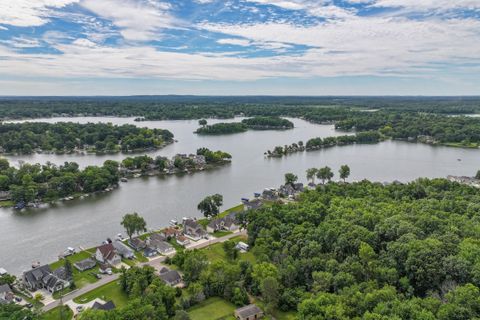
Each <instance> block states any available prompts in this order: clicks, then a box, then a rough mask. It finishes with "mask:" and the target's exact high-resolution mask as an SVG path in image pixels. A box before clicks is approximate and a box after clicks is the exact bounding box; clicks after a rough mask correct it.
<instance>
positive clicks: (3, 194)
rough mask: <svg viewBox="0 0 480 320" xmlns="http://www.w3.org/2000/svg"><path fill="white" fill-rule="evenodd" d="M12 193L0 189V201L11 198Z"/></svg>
mask: <svg viewBox="0 0 480 320" xmlns="http://www.w3.org/2000/svg"><path fill="white" fill-rule="evenodd" d="M11 199H12V194H11V193H10V191H0V201H6V200H11Z"/></svg>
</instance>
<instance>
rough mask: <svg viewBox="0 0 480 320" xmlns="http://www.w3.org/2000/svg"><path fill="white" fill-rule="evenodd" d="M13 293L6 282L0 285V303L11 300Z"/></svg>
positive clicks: (13, 296)
mask: <svg viewBox="0 0 480 320" xmlns="http://www.w3.org/2000/svg"><path fill="white" fill-rule="evenodd" d="M14 298H15V295H14V294H13V291H12V288H10V286H9V285H8V284H2V285H0V305H1V304H7V303H11V302H13V299H14Z"/></svg>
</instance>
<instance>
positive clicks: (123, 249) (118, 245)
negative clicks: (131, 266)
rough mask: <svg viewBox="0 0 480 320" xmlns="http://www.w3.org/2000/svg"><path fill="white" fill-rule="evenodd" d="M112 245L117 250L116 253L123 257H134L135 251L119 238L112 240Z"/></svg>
mask: <svg viewBox="0 0 480 320" xmlns="http://www.w3.org/2000/svg"><path fill="white" fill-rule="evenodd" d="M112 244H113V247H114V248H115V250H117V253H118V254H119V255H120V256H121V257H122V258H124V259H134V258H135V253H134V252H133V250H132V249H130V248H129V247H128V246H127V245H126V244H124V243H123V242H122V241H120V240H115V241H113V242H112Z"/></svg>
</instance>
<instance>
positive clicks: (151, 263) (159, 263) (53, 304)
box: [42, 230, 247, 312]
mask: <svg viewBox="0 0 480 320" xmlns="http://www.w3.org/2000/svg"><path fill="white" fill-rule="evenodd" d="M240 235H245V236H246V235H247V231H246V230H242V231H241V232H236V233H232V234H228V235H226V236H223V237H220V238H215V239H211V240H207V241H204V242H201V243H194V244H192V245H190V246H188V247H187V248H186V249H187V250H193V249H201V248H205V247H208V246H211V245H212V244H215V243H220V242H225V241H227V240H228V239H231V238H235V237H238V236H240ZM174 255H175V254H174V253H173V254H171V255H169V256H170V257H172V256H174ZM165 258H166V256H159V257H156V258H153V259H152V260H150V261H148V262H143V263H140V264H138V266H145V265H148V266H152V267H154V268H155V269H157V270H159V269H160V267H161V266H163V264H162V263H163V262H164V261H165ZM119 277H120V274H119V273H115V274H113V275H111V276H104V277H103V278H102V279H100V280H98V281H97V282H95V283H90V284H87V285H86V286H85V287H83V288H80V289H78V290H76V291H74V292H71V293H68V294H66V295H65V296H63V298H62V301H63V303H65V302H67V301H70V300H73V299H75V298H78V297H79V296H81V295H83V294H85V293H87V292H90V291H92V290H95V289H97V288H99V287H101V286H103V285H105V284H108V283H110V282H112V281H115V280H117V279H118V278H119ZM59 305H60V300H55V301H54V302H51V303H49V304H47V305H45V306H43V308H42V310H43V311H45V312H46V311H49V310H52V309H53V308H55V307H58V306H59Z"/></svg>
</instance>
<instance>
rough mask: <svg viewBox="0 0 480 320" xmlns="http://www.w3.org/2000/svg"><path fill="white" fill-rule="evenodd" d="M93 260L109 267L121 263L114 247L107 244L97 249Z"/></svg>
mask: <svg viewBox="0 0 480 320" xmlns="http://www.w3.org/2000/svg"><path fill="white" fill-rule="evenodd" d="M95 258H96V259H97V261H98V262H100V263H102V264H107V265H109V266H111V267H115V266H116V265H119V264H120V263H121V262H122V259H121V258H120V256H119V255H118V254H117V252H116V250H115V247H114V246H113V244H111V243H107V244H104V245H101V246H99V247H97V251H96V252H95Z"/></svg>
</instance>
